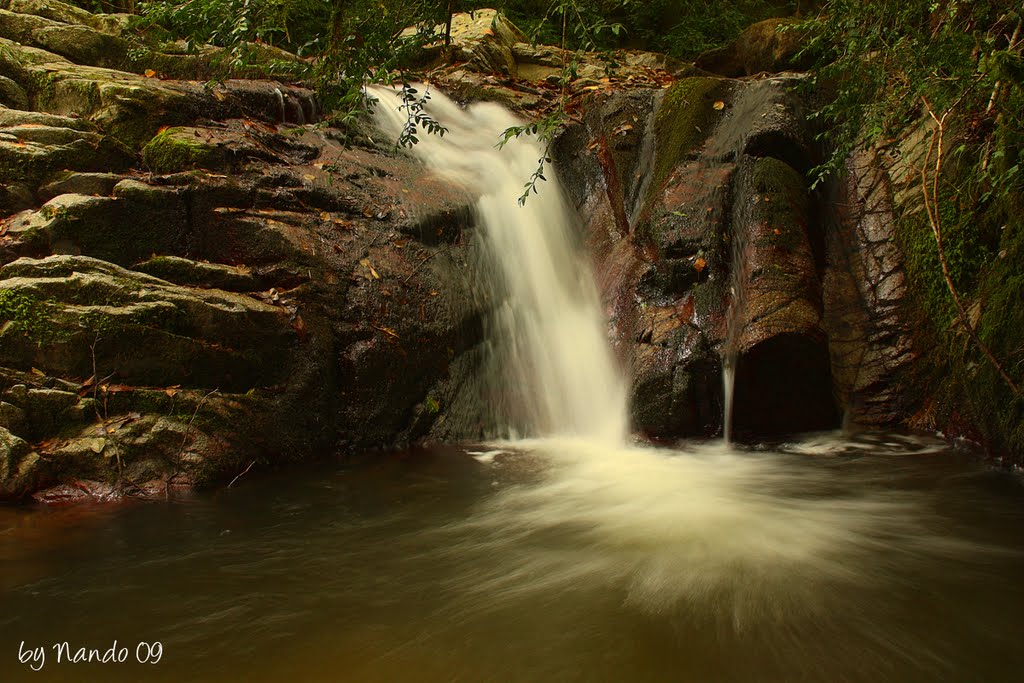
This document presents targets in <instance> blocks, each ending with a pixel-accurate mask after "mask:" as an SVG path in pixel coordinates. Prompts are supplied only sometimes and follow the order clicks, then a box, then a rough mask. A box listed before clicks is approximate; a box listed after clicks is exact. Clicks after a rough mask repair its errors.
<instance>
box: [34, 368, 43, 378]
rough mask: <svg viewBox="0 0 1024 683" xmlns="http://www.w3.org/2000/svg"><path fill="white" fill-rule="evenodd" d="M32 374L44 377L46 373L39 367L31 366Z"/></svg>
mask: <svg viewBox="0 0 1024 683" xmlns="http://www.w3.org/2000/svg"><path fill="white" fill-rule="evenodd" d="M32 374H33V375H35V376H36V377H46V373H45V372H43V371H42V370H40V369H39V368H35V367H34V368H32Z"/></svg>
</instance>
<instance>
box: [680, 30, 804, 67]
mask: <svg viewBox="0 0 1024 683" xmlns="http://www.w3.org/2000/svg"><path fill="white" fill-rule="evenodd" d="M792 27H793V20H792V19H765V20H764V21H759V22H757V23H756V24H753V25H751V26H749V27H747V28H746V29H745V30H744V31H743V32H742V33H741V34H740V35H739V36H738V37H737V38H736V40H734V41H733V42H732V43H730V44H728V45H726V46H724V47H721V48H717V49H715V50H711V51H709V52H705V53H704V54H702V55H700V56H699V57H697V60H696V62H694V64H695V65H696V66H697V67H698V68H700V69H704V70H705V71H710V72H712V73H715V74H718V75H720V76H727V77H729V78H738V77H741V76H753V75H755V74H759V73H779V72H783V71H806V70H807V69H808V68H810V66H811V64H812V63H813V61H814V59H813V57H810V56H804V55H801V54H800V52H801V50H802V49H803V48H804V46H805V44H806V43H807V36H806V34H805V33H803V32H801V31H798V30H795V29H793V28H792Z"/></svg>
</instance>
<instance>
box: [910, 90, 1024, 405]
mask: <svg viewBox="0 0 1024 683" xmlns="http://www.w3.org/2000/svg"><path fill="white" fill-rule="evenodd" d="M960 99H963V96H961V98H960ZM921 100H922V101H923V102H924V106H925V109H927V111H928V115H929V116H931V117H932V120H933V121H935V124H936V126H937V127H936V129H935V132H934V133H933V134H932V138H931V140H930V141H929V144H928V153H927V154H926V155H925V158H924V165H923V166H922V167H921V191H922V193H923V194H924V209H925V211H926V212H927V214H928V223H929V224H930V225H931V228H932V234H934V235H935V246H936V249H937V251H938V255H939V264H940V265H941V266H942V277H943V279H945V281H946V287H947V288H948V289H949V293H950V294H951V295H952V297H953V303H954V304H955V305H956V311H957V317H958V318H959V319H960V324H961V325H962V326H963V328H964V329H965V330H967V334H968V336H969V337H970V338H971V341H973V342H974V344H975V345H976V346H977V347H978V348H979V349H980V350H981V352H982V353H983V354H984V355H985V357H986V358H987V359H988V361H989V362H990V363H991V364H992V366H993V367H994V368H995V369H996V371H997V372H998V373H999V375H1000V377H1002V378H1003V381H1004V382H1006V384H1007V386H1009V387H1010V389H1012V390H1013V393H1014V395H1016V396H1018V397H1019V396H1020V395H1021V390H1020V387H1019V386H1017V384H1016V383H1015V382H1014V381H1013V379H1012V378H1011V377H1010V376H1009V375H1008V374H1007V373H1006V370H1004V369H1003V366H1002V364H1001V363H1000V362H999V361H998V360H997V359H996V357H995V355H994V354H993V353H992V351H991V349H989V348H988V345H987V344H985V342H983V341H982V340H981V337H979V336H978V333H977V331H976V330H975V329H974V326H973V325H971V321H970V317H969V316H968V314H967V309H966V308H965V307H964V304H963V300H961V298H960V295H959V294H958V293H957V291H956V286H955V285H954V284H953V277H952V275H951V274H950V270H949V261H948V260H947V259H946V249H945V245H944V244H943V241H942V218H941V216H940V213H939V206H938V202H939V176H940V174H941V173H942V154H943V146H942V143H943V136H944V135H945V130H946V128H945V124H946V119H947V117H949V115H950V113H951V112H952V111H953V108H954V107H955V106H956V105H957V104H958V103H959V102H960V100H957V101H956V102H954V103H953V104H952V105H951V106H950V108H949V109H947V110H946V111H945V112H944V113H943V114H942V116H941V117H940V116H937V115H936V114H935V111H934V110H933V109H932V106H931V104H929V103H928V100H927V99H925V98H924V97H923V96H922V97H921ZM933 152H934V153H935V172H934V176H933V178H932V182H931V185H932V187H931V193H932V194H931V197H930V198H929V196H928V167H929V165H930V163H931V158H932V153H933Z"/></svg>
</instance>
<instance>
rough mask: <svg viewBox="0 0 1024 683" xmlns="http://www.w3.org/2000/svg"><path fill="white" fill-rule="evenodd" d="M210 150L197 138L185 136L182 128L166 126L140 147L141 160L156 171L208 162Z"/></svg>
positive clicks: (177, 168)
mask: <svg viewBox="0 0 1024 683" xmlns="http://www.w3.org/2000/svg"><path fill="white" fill-rule="evenodd" d="M211 151H212V150H211V149H210V147H208V146H207V145H204V144H202V143H201V142H199V141H198V140H190V139H188V138H187V137H185V135H183V133H182V129H180V128H168V129H167V130H165V131H163V132H161V133H157V134H156V136H155V137H154V138H153V139H152V140H150V141H149V142H148V143H147V144H146V146H145V147H143V148H142V160H143V162H144V163H145V164H146V165H147V166H148V167H149V168H151V169H152V170H154V171H157V172H158V173H173V172H175V171H181V170H184V169H188V168H193V167H195V166H199V165H202V164H203V163H206V162H208V161H209V160H210V157H211Z"/></svg>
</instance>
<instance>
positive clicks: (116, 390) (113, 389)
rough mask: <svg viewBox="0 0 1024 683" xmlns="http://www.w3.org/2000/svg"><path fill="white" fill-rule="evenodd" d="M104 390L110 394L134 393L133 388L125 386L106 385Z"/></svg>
mask: <svg viewBox="0 0 1024 683" xmlns="http://www.w3.org/2000/svg"><path fill="white" fill-rule="evenodd" d="M106 390H107V393H110V394H129V393H131V392H133V391H135V389H134V388H132V387H130V386H128V385H127V384H108V385H107V389H106Z"/></svg>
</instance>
